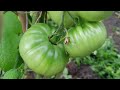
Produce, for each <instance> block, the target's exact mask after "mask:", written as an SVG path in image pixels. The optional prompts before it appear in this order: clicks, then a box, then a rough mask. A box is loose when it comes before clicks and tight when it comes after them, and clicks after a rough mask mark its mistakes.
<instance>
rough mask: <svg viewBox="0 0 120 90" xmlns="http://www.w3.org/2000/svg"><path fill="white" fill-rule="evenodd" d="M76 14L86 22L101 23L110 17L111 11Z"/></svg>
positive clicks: (79, 12) (80, 12)
mask: <svg viewBox="0 0 120 90" xmlns="http://www.w3.org/2000/svg"><path fill="white" fill-rule="evenodd" d="M77 13H78V15H79V16H80V17H81V18H83V19H85V20H86V21H101V20H104V19H106V18H108V17H110V16H111V15H112V11H78V12H77Z"/></svg>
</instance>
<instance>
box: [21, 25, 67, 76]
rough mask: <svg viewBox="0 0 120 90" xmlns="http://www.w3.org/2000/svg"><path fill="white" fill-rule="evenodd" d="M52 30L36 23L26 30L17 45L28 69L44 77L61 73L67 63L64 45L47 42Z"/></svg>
mask: <svg viewBox="0 0 120 90" xmlns="http://www.w3.org/2000/svg"><path fill="white" fill-rule="evenodd" d="M54 30H55V29H52V28H51V27H49V26H48V25H47V24H43V23H37V24H35V25H33V26H32V27H31V28H29V29H28V30H27V32H26V33H25V34H24V35H23V37H22V39H21V41H20V44H19V52H20V55H21V57H22V58H23V60H24V61H25V63H26V64H27V65H28V67H29V68H30V69H32V70H33V71H34V72H36V73H38V74H41V75H44V76H46V77H51V76H53V75H56V74H58V73H60V72H62V71H63V70H64V68H65V66H66V64H67V62H68V55H67V54H66V52H65V49H64V45H63V44H57V45H54V44H52V43H51V42H50V41H49V38H48V37H49V36H50V35H51V34H52V33H53V32H54Z"/></svg>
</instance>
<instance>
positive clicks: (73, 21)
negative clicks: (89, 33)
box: [66, 11, 77, 25]
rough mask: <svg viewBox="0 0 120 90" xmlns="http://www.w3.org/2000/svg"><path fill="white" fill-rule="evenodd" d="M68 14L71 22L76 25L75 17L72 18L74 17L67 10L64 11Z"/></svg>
mask: <svg viewBox="0 0 120 90" xmlns="http://www.w3.org/2000/svg"><path fill="white" fill-rule="evenodd" d="M66 12H67V13H68V14H69V16H70V17H71V18H72V20H73V22H74V24H75V25H77V23H76V21H75V19H74V17H73V16H72V15H71V14H70V13H69V11H66Z"/></svg>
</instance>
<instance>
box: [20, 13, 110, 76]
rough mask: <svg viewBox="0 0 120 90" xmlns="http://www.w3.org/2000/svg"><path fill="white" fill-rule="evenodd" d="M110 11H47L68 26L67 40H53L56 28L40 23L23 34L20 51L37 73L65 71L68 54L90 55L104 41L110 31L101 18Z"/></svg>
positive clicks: (48, 74) (50, 74)
mask: <svg viewBox="0 0 120 90" xmlns="http://www.w3.org/2000/svg"><path fill="white" fill-rule="evenodd" d="M63 14H64V15H63ZM111 14H112V11H48V16H49V18H50V19H51V20H52V21H54V22H55V23H56V24H57V25H58V26H60V25H61V23H63V25H64V28H66V29H67V30H66V36H65V38H64V41H62V42H61V43H57V44H53V43H52V42H51V41H50V38H49V37H50V36H51V35H53V36H54V34H53V33H54V32H55V31H56V28H54V27H51V26H49V25H47V24H45V23H37V24H35V25H32V26H31V27H30V28H29V29H28V30H27V32H25V34H24V35H23V37H22V39H21V41H20V44H19V52H20V55H21V57H22V58H23V60H24V61H25V63H26V64H27V65H28V67H29V68H31V69H32V70H33V71H35V72H36V73H38V74H41V75H44V76H53V75H56V74H58V73H60V72H61V71H63V69H64V68H65V66H66V64H67V62H68V61H69V57H84V56H87V55H90V54H91V53H92V52H93V51H95V50H96V49H98V48H100V47H101V46H102V45H103V43H104V42H105V40H106V37H107V33H106V28H105V26H104V24H103V23H102V20H104V19H106V18H107V17H109V16H111ZM63 17H64V19H62V18H63ZM63 20H64V21H63ZM75 21H76V23H77V24H75ZM64 28H63V30H64Z"/></svg>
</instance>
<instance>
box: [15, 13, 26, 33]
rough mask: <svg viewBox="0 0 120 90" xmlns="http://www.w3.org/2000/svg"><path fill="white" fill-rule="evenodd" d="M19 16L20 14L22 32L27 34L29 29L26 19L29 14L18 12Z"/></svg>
mask: <svg viewBox="0 0 120 90" xmlns="http://www.w3.org/2000/svg"><path fill="white" fill-rule="evenodd" d="M17 14H18V16H19V18H20V21H21V24H22V30H23V32H25V31H26V29H27V18H26V15H27V14H26V13H25V12H24V11H17Z"/></svg>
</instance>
